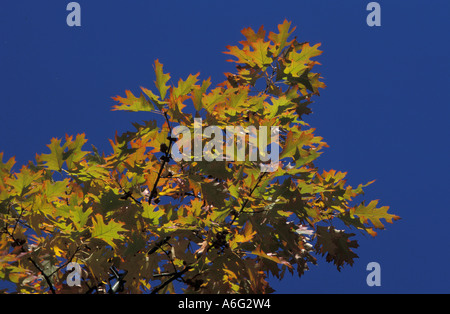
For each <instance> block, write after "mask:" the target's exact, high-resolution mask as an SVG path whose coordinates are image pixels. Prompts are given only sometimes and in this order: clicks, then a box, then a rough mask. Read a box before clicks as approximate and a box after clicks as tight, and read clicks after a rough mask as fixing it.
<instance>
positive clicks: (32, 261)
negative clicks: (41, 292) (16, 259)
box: [28, 257, 56, 294]
mask: <svg viewBox="0 0 450 314" xmlns="http://www.w3.org/2000/svg"><path fill="white" fill-rule="evenodd" d="M28 259H29V260H30V262H31V263H33V265H34V267H36V268H37V270H39V271H40V272H41V274H42V276H44V279H45V281H46V282H47V285H48V286H49V288H50V291H51V292H52V294H56V291H55V288H54V287H53V284H52V282H51V280H50V277H49V276H47V275H46V274H45V273H44V271H43V270H42V269H41V268H40V267H39V265H38V264H37V263H36V262H35V261H34V260H33V259H32V258H31V257H29V258H28Z"/></svg>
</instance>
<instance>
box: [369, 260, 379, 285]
mask: <svg viewBox="0 0 450 314" xmlns="http://www.w3.org/2000/svg"><path fill="white" fill-rule="evenodd" d="M366 270H368V271H369V270H370V271H371V272H370V273H369V274H368V275H367V277H366V283H367V285H368V286H369V287H373V286H377V287H379V286H381V266H380V264H379V263H377V262H370V263H369V264H367V267H366Z"/></svg>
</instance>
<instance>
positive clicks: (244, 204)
mask: <svg viewBox="0 0 450 314" xmlns="http://www.w3.org/2000/svg"><path fill="white" fill-rule="evenodd" d="M266 173H267V172H264V173H263V174H261V175H259V178H258V181H256V183H255V186H254V187H253V189H252V190H251V191H250V194H249V195H248V197H247V198H246V199H245V201H244V203H242V206H241V208H240V209H239V212H237V213H236V214H235V215H234V217H233V220H231V222H230V226H231V225H232V224H233V223H234V222H235V221H236V219H237V218H238V217H239V215H240V214H242V212H243V211H244V209H245V206H247V204H248V202H249V200H250V196H252V194H253V192H254V191H255V190H256V188H257V187H258V184H259V183H260V182H261V180H262V178H263V177H264V175H265V174H266Z"/></svg>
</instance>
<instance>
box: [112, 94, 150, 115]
mask: <svg viewBox="0 0 450 314" xmlns="http://www.w3.org/2000/svg"><path fill="white" fill-rule="evenodd" d="M125 93H126V94H127V97H126V98H123V97H120V96H116V97H113V99H114V100H116V101H118V102H120V103H121V105H115V106H113V109H112V110H126V111H152V110H155V107H153V104H152V103H151V102H149V101H148V100H147V98H145V96H144V94H143V93H141V95H140V97H139V98H137V97H136V96H134V95H133V93H132V92H131V91H129V90H126V91H125Z"/></svg>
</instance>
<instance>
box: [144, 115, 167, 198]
mask: <svg viewBox="0 0 450 314" xmlns="http://www.w3.org/2000/svg"><path fill="white" fill-rule="evenodd" d="M163 115H164V118H165V119H166V122H167V125H168V127H169V135H168V136H167V138H168V139H169V147H168V148H167V149H166V150H165V151H164V156H162V157H161V161H162V162H161V168H159V171H158V176H157V177H156V180H155V183H154V184H153V189H152V191H151V192H150V196H149V198H148V203H149V204H150V203H151V202H152V199H153V198H154V197H155V196H156V194H157V191H156V188H157V187H158V183H159V179H160V178H161V174H162V172H163V170H164V167H165V166H166V163H167V162H168V161H169V160H170V151H171V149H172V143H173V139H172V127H171V126H170V121H169V116H168V115H167V111H163Z"/></svg>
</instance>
